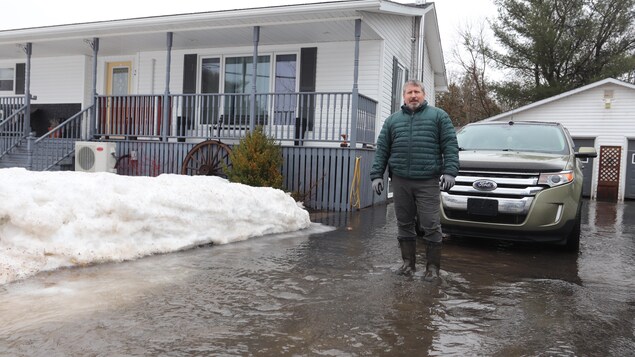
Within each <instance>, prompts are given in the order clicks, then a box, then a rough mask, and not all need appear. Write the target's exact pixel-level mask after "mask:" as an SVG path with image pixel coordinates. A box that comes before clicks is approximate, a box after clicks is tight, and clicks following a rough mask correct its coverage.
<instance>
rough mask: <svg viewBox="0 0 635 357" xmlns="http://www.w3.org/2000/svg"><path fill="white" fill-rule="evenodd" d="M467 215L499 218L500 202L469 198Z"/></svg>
mask: <svg viewBox="0 0 635 357" xmlns="http://www.w3.org/2000/svg"><path fill="white" fill-rule="evenodd" d="M467 213H468V214H474V215H479V216H490V217H493V216H497V215H498V201H497V200H488V199H485V198H468V199H467Z"/></svg>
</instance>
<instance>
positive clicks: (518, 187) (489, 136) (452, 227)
mask: <svg viewBox="0 0 635 357" xmlns="http://www.w3.org/2000/svg"><path fill="white" fill-rule="evenodd" d="M457 139H458V143H459V159H460V165H461V166H460V171H459V175H458V176H457V177H456V184H455V186H454V187H452V189H450V191H448V192H442V193H441V225H442V227H443V232H444V233H447V234H450V235H460V236H474V237H481V238H492V239H502V240H514V241H529V242H550V243H555V244H559V245H563V246H564V247H565V248H566V249H567V250H571V251H577V250H578V249H579V246H580V212H581V207H582V180H583V177H582V167H581V163H580V160H578V159H579V158H588V157H595V156H596V155H597V153H596V151H595V149H594V148H592V147H588V148H580V150H579V152H574V145H573V140H572V139H571V136H570V135H569V132H568V131H567V130H566V129H565V128H564V127H563V126H562V125H560V124H558V123H547V122H513V121H510V122H478V123H472V124H468V125H466V126H465V127H463V128H462V129H461V130H459V131H458V132H457Z"/></svg>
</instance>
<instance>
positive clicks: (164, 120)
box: [161, 32, 173, 141]
mask: <svg viewBox="0 0 635 357" xmlns="http://www.w3.org/2000/svg"><path fill="white" fill-rule="evenodd" d="M172 38H173V33H172V32H168V33H167V54H166V58H165V93H164V94H163V110H162V111H161V114H162V116H161V138H162V139H161V140H163V141H167V139H168V120H169V118H170V116H169V111H170V109H171V108H170V66H171V63H172Z"/></svg>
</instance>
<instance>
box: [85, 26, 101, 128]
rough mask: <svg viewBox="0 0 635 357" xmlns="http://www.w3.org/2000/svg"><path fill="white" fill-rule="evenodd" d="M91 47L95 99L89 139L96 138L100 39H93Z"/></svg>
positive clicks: (91, 113) (92, 101)
mask: <svg viewBox="0 0 635 357" xmlns="http://www.w3.org/2000/svg"><path fill="white" fill-rule="evenodd" d="M90 46H91V47H92V48H93V84H92V85H93V88H92V90H93V98H92V100H91V109H90V120H89V122H88V139H91V138H93V137H94V136H95V125H96V123H97V62H98V61H97V54H98V53H99V38H97V37H95V38H93V41H92V42H90ZM84 139H86V138H84Z"/></svg>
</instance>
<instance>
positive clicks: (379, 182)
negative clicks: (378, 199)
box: [373, 178, 384, 195]
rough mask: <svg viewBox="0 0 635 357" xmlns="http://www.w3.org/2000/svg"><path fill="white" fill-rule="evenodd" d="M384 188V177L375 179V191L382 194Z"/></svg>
mask: <svg viewBox="0 0 635 357" xmlns="http://www.w3.org/2000/svg"><path fill="white" fill-rule="evenodd" d="M383 190H384V179H382V178H376V179H374V180H373V191H375V193H376V194H378V195H381V191H383Z"/></svg>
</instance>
